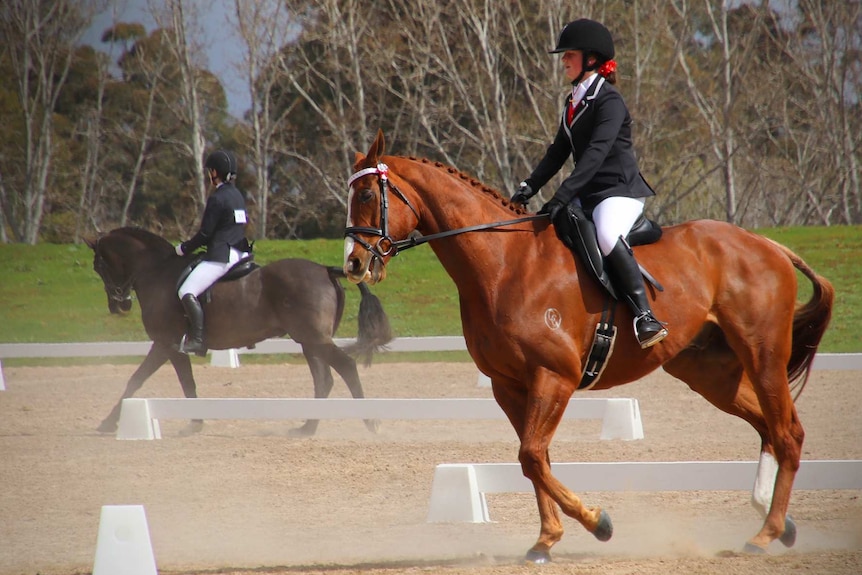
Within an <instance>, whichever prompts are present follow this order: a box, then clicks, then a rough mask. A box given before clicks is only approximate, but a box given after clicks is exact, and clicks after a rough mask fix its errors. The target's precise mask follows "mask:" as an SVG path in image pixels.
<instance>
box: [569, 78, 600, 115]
mask: <svg viewBox="0 0 862 575" xmlns="http://www.w3.org/2000/svg"><path fill="white" fill-rule="evenodd" d="M598 77H599V75H598V74H591V75H589V76H587V77H586V78H584V79H583V80H581V81H580V82H578V84H577V85H576V86H573V87H572V106H575V107H577V105H578V104H580V103H581V100H583V99H584V96H585V95H586V94H587V90H589V89H590V86H592V85H593V82H595V81H596V78H598Z"/></svg>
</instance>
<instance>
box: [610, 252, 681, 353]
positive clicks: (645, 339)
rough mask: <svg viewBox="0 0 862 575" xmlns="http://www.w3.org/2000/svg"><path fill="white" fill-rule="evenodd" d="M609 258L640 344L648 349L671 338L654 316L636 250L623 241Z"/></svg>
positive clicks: (615, 280)
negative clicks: (636, 258)
mask: <svg viewBox="0 0 862 575" xmlns="http://www.w3.org/2000/svg"><path fill="white" fill-rule="evenodd" d="M605 257H606V260H607V262H608V263H609V264H610V272H611V275H612V277H613V280H614V286H615V287H616V288H617V289H618V290H619V291H620V292H621V295H622V297H623V298H624V299H625V300H626V302H627V303H628V304H629V307H630V308H631V310H632V314H634V316H635V319H634V330H635V337H637V339H638V343H640V346H641V347H642V348H644V349H645V348H648V347H650V346H652V345H655V344H657V343H658V342H660V341H661V340H663V339H664V338H665V337H666V336H667V329H665V327H664V326H663V325H662V324H661V322H660V321H658V320H657V319H656V318H655V316H654V315H653V313H652V308H651V307H650V304H649V300H648V299H647V295H646V288H645V287H644V281H643V277H641V271H640V268H639V267H638V263H637V261H635V256H634V253H633V252H632V249H631V248H630V247H629V246H628V244H627V243H626V242H625V241H624V240H623V239H622V238H620V239H619V241H617V245H615V246H614V249H613V250H611V253H609V254H608V255H607V256H605Z"/></svg>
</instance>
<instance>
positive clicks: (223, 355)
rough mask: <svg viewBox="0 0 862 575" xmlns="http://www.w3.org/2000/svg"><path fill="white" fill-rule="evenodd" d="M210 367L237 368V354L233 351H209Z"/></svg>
mask: <svg viewBox="0 0 862 575" xmlns="http://www.w3.org/2000/svg"><path fill="white" fill-rule="evenodd" d="M210 365H212V366H213V367H232V368H237V367H239V353H238V352H237V350H235V349H213V350H210Z"/></svg>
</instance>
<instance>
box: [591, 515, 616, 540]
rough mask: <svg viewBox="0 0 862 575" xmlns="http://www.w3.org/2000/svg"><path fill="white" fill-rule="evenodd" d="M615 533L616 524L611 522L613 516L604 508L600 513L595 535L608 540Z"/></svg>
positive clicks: (597, 537) (599, 538)
mask: <svg viewBox="0 0 862 575" xmlns="http://www.w3.org/2000/svg"><path fill="white" fill-rule="evenodd" d="M613 534H614V524H613V523H611V516H610V515H608V513H607V511H605V510H604V509H602V512H601V513H600V514H599V523H598V525H596V530H595V531H593V535H595V536H596V539H598V540H599V541H607V540H608V539H610V538H611V535H613Z"/></svg>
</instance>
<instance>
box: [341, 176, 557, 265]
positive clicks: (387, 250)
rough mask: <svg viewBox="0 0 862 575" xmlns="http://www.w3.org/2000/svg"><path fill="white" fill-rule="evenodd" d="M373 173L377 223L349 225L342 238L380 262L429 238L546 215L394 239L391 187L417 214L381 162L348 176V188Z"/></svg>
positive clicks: (505, 224)
mask: <svg viewBox="0 0 862 575" xmlns="http://www.w3.org/2000/svg"><path fill="white" fill-rule="evenodd" d="M372 174H374V175H376V176H377V183H378V185H379V186H380V226H379V227H376V228H374V227H370V226H348V227H347V228H345V230H344V237H347V238H350V239H352V240H353V241H355V242H356V243H358V244H359V245H361V246H362V247H364V248H365V249H366V250H368V251H369V252H371V255H373V256H374V257H375V258H377V259H379V260H381V261H382V260H383V258H384V257H386V256H389V255H391V256H392V257H395V256H397V255H398V253H399V252H400V251H403V250H406V249H408V248H414V247H416V246H419V245H422V244H425V243H428V242H430V241H434V240H439V239H441V238H446V237H449V236H454V235H458V234H463V233H467V232H476V231H480V230H488V229H492V228H500V227H503V226H511V225H514V224H520V223H522V222H530V221H533V220H540V219H545V218H547V217H548V216H547V214H534V215H532V216H525V217H523V218H516V219H514V220H503V221H498V222H492V223H487V224H477V225H474V226H467V227H465V228H457V229H454V230H447V231H445V232H439V233H436V234H430V235H427V236H416V235H414V234H410V236H408V237H407V238H405V239H403V240H394V239H392V236H390V235H389V195H388V192H389V190H390V189H391V190H392V192H393V193H394V194H395V195H396V196H397V197H398V199H400V200H401V201H402V202H404V204H405V205H406V206H407V207H408V208H410V211H412V212H413V215H414V216H416V220H417V222H418V221H419V219H420V218H419V212H418V211H416V208H414V207H413V204H411V203H410V200H408V199H407V197H406V196H405V195H404V194H403V193H402V192H401V190H399V189H398V187H397V186H396V185H395V184H393V183H392V182H391V181H390V180H389V166H387V165H386V164H383V163H380V164H377V165H376V166H373V167H370V168H365V169H363V170H359V171H358V172H356V173H355V174H353V175H352V176H350V178H348V180H347V188H348V189H350V187H351V186H352V185H353V182H355V181H356V180H358V179H359V178H362V177H365V176H369V175H372ZM357 234H369V235H373V236H377V237H379V238H380V239H379V240H378V241H377V243H376V244H374V245H372V244H370V243H369V242H366V241H365V240H363V239H362V238H360V237H359V236H358V235H357Z"/></svg>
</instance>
